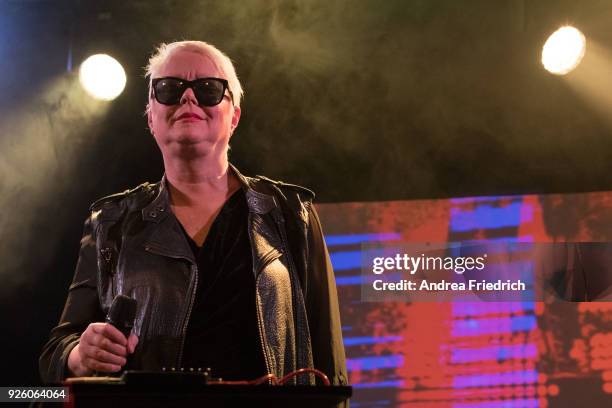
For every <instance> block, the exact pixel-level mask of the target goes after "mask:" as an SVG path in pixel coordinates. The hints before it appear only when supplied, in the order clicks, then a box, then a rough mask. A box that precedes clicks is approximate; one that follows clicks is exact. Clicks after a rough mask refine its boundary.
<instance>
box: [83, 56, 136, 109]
mask: <svg viewBox="0 0 612 408" xmlns="http://www.w3.org/2000/svg"><path fill="white" fill-rule="evenodd" d="M79 80H80V81H81V85H82V86H83V88H84V89H85V91H86V92H87V93H88V94H90V95H91V96H93V97H94V98H96V99H102V100H105V101H110V100H113V99H115V98H116V97H117V96H119V94H121V92H123V89H124V88H125V82H126V77H125V71H124V70H123V67H122V66H121V64H120V63H119V61H117V60H116V59H114V58H113V57H111V56H109V55H106V54H96V55H92V56H91V57H89V58H87V59H86V60H85V61H83V63H82V64H81V68H80V69H79Z"/></svg>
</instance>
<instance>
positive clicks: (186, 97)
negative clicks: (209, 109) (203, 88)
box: [181, 88, 198, 105]
mask: <svg viewBox="0 0 612 408" xmlns="http://www.w3.org/2000/svg"><path fill="white" fill-rule="evenodd" d="M187 102H191V103H193V104H195V105H197V104H198V99H197V98H196V96H195V93H194V92H193V89H191V88H187V89H185V92H183V95H182V96H181V105H183V104H185V103H187Z"/></svg>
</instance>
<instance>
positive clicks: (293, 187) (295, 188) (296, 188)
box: [255, 175, 315, 200]
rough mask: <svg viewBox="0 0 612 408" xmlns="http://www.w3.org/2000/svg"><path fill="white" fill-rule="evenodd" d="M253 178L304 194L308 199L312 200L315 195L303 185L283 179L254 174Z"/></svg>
mask: <svg viewBox="0 0 612 408" xmlns="http://www.w3.org/2000/svg"><path fill="white" fill-rule="evenodd" d="M255 179H257V180H261V181H264V182H268V183H270V184H272V185H274V186H276V187H277V188H279V189H281V190H286V189H289V190H293V191H296V192H297V193H299V194H300V195H304V196H305V198H307V199H308V200H313V199H314V197H315V193H314V191H312V190H311V189H309V188H306V187H304V186H300V185H298V184H291V183H285V182H283V181H278V180H272V179H270V178H268V177H266V176H260V175H257V176H255Z"/></svg>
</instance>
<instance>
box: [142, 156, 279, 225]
mask: <svg viewBox="0 0 612 408" xmlns="http://www.w3.org/2000/svg"><path fill="white" fill-rule="evenodd" d="M228 171H231V172H232V173H234V175H235V176H236V178H237V179H238V181H239V182H240V186H241V188H242V190H243V191H244V193H245V196H246V199H247V204H248V207H249V212H251V213H255V214H266V213H268V212H270V211H271V210H272V209H273V208H275V207H277V202H276V199H275V198H274V196H271V195H269V194H266V193H264V192H261V191H257V190H256V188H257V183H256V179H253V178H252V177H246V176H244V175H243V174H242V173H240V171H239V170H238V169H237V168H236V167H235V166H234V165H233V164H231V163H230V164H229V168H228ZM158 186H159V187H158V188H159V191H158V193H157V195H156V197H155V198H154V199H153V201H151V202H150V203H149V204H148V205H146V206H145V207H144V208H143V209H142V219H143V220H145V221H150V222H154V223H160V222H161V221H162V220H164V219H165V218H166V217H168V214H170V213H171V212H172V209H171V208H170V192H169V191H168V180H167V178H166V175H165V174H164V175H163V177H162V179H161V181H160V182H159V184H158Z"/></svg>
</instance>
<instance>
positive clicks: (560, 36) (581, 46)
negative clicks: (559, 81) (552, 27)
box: [542, 26, 586, 75]
mask: <svg viewBox="0 0 612 408" xmlns="http://www.w3.org/2000/svg"><path fill="white" fill-rule="evenodd" d="M585 48H586V39H585V37H584V34H582V33H581V32H580V30H578V29H576V28H574V27H571V26H564V27H561V28H560V29H558V30H557V31H555V32H554V33H552V35H551V36H550V37H548V40H546V43H545V44H544V47H543V48H542V64H543V65H544V68H546V70H547V71H549V72H551V73H553V74H556V75H565V74H567V73H568V72H570V71H572V70H573V69H574V68H576V67H577V66H578V64H580V61H582V57H584V52H585Z"/></svg>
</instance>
